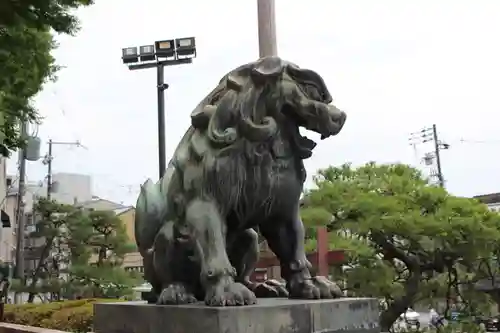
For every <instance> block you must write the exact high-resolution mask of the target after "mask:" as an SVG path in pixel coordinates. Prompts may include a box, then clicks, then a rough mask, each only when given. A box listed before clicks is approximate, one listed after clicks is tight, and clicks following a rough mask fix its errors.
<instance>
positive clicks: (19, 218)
mask: <svg viewBox="0 0 500 333" xmlns="http://www.w3.org/2000/svg"><path fill="white" fill-rule="evenodd" d="M20 135H21V138H22V139H26V138H27V136H28V123H26V122H24V121H22V122H21V131H20ZM25 185H26V149H24V148H23V149H19V188H18V192H17V207H16V225H17V232H16V235H17V239H16V278H17V279H19V280H21V281H23V283H24V231H25V227H24V224H25V216H24V205H25V202H24V194H25ZM19 296H20V295H19V294H16V296H15V301H16V303H18V304H19V303H21V299H20V297H19Z"/></svg>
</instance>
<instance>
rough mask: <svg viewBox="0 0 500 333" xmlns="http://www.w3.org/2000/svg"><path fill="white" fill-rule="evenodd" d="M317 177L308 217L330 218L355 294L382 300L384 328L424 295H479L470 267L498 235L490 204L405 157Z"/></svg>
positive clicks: (499, 221)
mask: <svg viewBox="0 0 500 333" xmlns="http://www.w3.org/2000/svg"><path fill="white" fill-rule="evenodd" d="M315 183H316V188H315V189H313V190H311V191H309V192H308V193H306V196H305V202H306V206H307V207H306V208H305V209H304V210H303V212H302V214H303V219H304V221H305V223H306V224H307V225H309V226H313V225H315V224H321V225H327V226H328V228H329V231H330V233H329V234H330V242H331V246H332V247H337V248H344V249H346V250H347V253H348V258H349V262H348V265H347V266H346V267H345V269H344V276H343V278H344V281H345V284H346V289H347V290H348V291H349V293H351V294H353V295H361V296H371V297H378V298H379V299H383V303H384V304H385V309H384V311H383V312H382V314H381V326H382V330H386V329H388V328H389V327H390V326H391V325H392V323H393V322H394V321H395V320H396V319H397V318H398V317H399V315H400V314H401V313H403V312H404V311H406V309H407V308H408V307H409V306H412V305H414V304H415V303H417V302H418V301H420V300H422V299H424V298H426V299H427V300H428V299H429V298H436V299H437V298H440V297H445V298H447V299H448V300H449V299H451V298H453V297H458V296H460V298H461V301H462V302H465V301H466V300H465V299H464V298H466V297H465V296H464V295H465V293H464V291H468V294H470V295H472V294H474V295H476V294H477V293H474V290H473V288H472V285H473V275H474V274H472V273H473V272H475V271H477V263H478V260H479V259H480V258H488V257H490V256H491V253H492V251H494V250H495V246H496V243H497V242H498V240H499V239H500V218H499V216H498V214H496V213H494V212H490V211H489V210H488V209H487V207H486V206H485V205H482V204H480V203H478V202H477V201H476V200H473V199H468V198H462V197H456V196H453V195H450V194H449V193H447V192H446V190H444V189H443V188H440V187H436V186H432V185H430V183H429V182H428V180H427V179H425V178H424V177H423V176H422V174H421V173H420V172H419V171H418V170H416V169H413V168H411V167H409V166H406V165H402V164H391V165H377V164H375V163H368V164H366V165H364V166H361V167H359V168H353V167H351V166H350V165H349V164H345V165H343V166H341V167H330V168H327V169H324V170H320V171H319V173H318V175H317V176H316V178H315ZM443 282H446V283H445V284H443ZM444 285H448V286H456V288H455V287H454V288H452V287H449V288H447V287H446V288H445V287H443V286H444ZM471 297H472V296H471Z"/></svg>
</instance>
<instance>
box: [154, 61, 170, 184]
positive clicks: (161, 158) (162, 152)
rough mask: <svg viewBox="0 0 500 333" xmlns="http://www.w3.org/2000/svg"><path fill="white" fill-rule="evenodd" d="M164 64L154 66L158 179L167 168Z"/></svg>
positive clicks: (166, 85)
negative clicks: (156, 101) (156, 103)
mask: <svg viewBox="0 0 500 333" xmlns="http://www.w3.org/2000/svg"><path fill="white" fill-rule="evenodd" d="M164 69H165V66H164V65H163V63H161V62H159V63H158V64H157V66H156V92H157V94H158V168H159V170H158V171H159V179H161V177H163V174H164V173H165V170H166V169H167V164H166V163H167V157H166V154H167V152H166V149H167V148H166V144H165V90H167V89H168V84H167V83H165V78H164V72H165V70H164Z"/></svg>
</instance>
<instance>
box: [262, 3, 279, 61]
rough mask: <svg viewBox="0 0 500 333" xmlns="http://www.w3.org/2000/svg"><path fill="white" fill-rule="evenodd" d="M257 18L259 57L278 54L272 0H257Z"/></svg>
mask: <svg viewBox="0 0 500 333" xmlns="http://www.w3.org/2000/svg"><path fill="white" fill-rule="evenodd" d="M257 20H258V27H259V57H260V58H263V57H268V56H276V55H278V46H277V42H276V12H275V6H274V0H257Z"/></svg>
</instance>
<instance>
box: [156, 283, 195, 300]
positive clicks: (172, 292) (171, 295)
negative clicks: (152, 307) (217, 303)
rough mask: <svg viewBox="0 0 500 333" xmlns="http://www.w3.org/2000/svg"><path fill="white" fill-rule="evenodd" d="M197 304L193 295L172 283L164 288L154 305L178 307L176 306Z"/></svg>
mask: <svg viewBox="0 0 500 333" xmlns="http://www.w3.org/2000/svg"><path fill="white" fill-rule="evenodd" d="M195 302H197V299H196V297H194V295H193V293H191V292H189V291H188V289H187V288H186V287H185V286H184V285H182V284H178V283H174V284H171V285H169V286H168V287H166V288H164V289H163V290H162V291H161V294H160V296H159V297H158V299H157V301H156V304H159V305H167V304H170V305H178V304H189V303H195Z"/></svg>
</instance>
